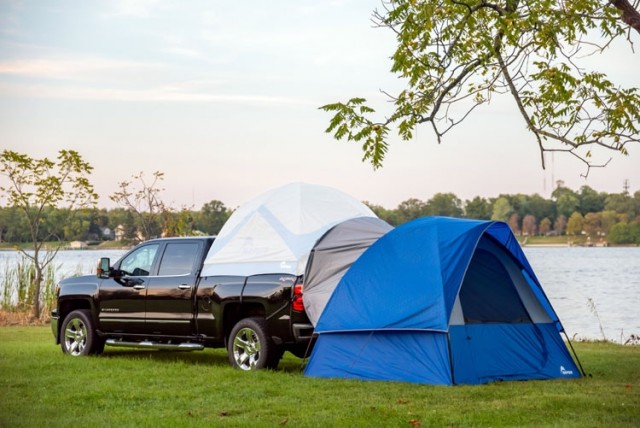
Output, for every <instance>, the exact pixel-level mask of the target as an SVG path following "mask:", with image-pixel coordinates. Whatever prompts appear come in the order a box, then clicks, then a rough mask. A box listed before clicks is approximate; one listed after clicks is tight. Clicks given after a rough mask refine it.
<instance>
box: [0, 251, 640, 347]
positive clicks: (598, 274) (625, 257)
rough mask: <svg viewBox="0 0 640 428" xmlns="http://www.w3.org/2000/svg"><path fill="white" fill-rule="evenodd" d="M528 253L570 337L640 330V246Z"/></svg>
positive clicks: (69, 258) (86, 257) (87, 265)
mask: <svg viewBox="0 0 640 428" xmlns="http://www.w3.org/2000/svg"><path fill="white" fill-rule="evenodd" d="M524 252H525V254H526V255H527V258H528V259H529V262H530V263H531V266H533V270H534V272H535V273H536V275H537V277H538V279H539V280H540V282H541V283H542V286H543V288H544V291H545V293H546V294H547V296H548V297H549V300H551V304H552V305H553V307H554V309H555V310H556V312H557V313H558V316H559V317H560V320H561V321H562V324H563V325H564V327H565V330H566V332H567V334H568V335H569V337H571V338H573V337H576V338H583V339H602V338H603V334H604V336H605V337H606V338H607V339H608V340H612V341H615V342H624V341H625V340H626V339H627V338H629V336H630V335H631V334H634V335H636V336H638V335H640V315H639V314H640V248H638V247H634V248H576V247H571V248H543V247H525V248H524ZM124 253H125V251H123V250H84V251H83V250H78V251H61V252H60V253H59V254H58V256H57V257H56V260H55V262H54V263H55V264H56V266H57V268H58V269H57V271H58V275H59V278H63V277H66V276H72V275H77V274H79V273H82V274H92V273H94V272H95V267H96V262H97V260H98V259H99V258H100V257H110V258H111V260H112V262H113V261H115V260H117V259H118V258H119V257H120V256H121V255H123V254H124ZM18 259H19V256H18V254H17V253H15V252H13V251H0V284H2V276H3V275H4V273H5V270H6V267H7V266H11V265H13V264H14V263H15V262H16V260H18ZM0 287H1V285H0ZM590 301H591V302H592V305H591V304H590ZM594 308H595V309H594ZM601 329H602V330H601Z"/></svg>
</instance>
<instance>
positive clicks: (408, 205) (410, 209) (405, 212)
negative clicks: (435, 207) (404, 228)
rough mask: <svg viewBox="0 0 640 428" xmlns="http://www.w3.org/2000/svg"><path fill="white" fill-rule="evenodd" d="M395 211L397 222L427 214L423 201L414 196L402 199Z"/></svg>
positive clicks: (400, 222)
mask: <svg viewBox="0 0 640 428" xmlns="http://www.w3.org/2000/svg"><path fill="white" fill-rule="evenodd" d="M396 211H397V212H398V222H399V223H398V224H402V223H406V222H408V221H411V220H413V219H416V218H418V217H423V216H425V215H427V211H426V206H425V203H424V202H422V201H421V200H420V199H416V198H411V199H407V200H406V201H402V202H401V203H400V205H398V208H397V209H396Z"/></svg>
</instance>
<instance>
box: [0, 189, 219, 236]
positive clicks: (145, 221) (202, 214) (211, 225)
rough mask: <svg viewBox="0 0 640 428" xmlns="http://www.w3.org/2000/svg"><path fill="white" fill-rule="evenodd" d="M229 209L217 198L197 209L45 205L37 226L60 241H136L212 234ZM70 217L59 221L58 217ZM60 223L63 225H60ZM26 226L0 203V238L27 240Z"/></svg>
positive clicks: (19, 215)
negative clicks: (39, 223) (51, 206)
mask: <svg viewBox="0 0 640 428" xmlns="http://www.w3.org/2000/svg"><path fill="white" fill-rule="evenodd" d="M230 214H231V210H229V209H228V208H226V207H225V206H224V204H223V203H222V202H220V201H216V200H213V201H210V202H207V203H206V204H204V205H203V206H202V208H201V209H200V210H190V209H186V208H183V209H182V210H180V211H173V210H164V211H159V212H153V213H148V212H147V213H136V212H134V211H132V210H130V209H126V208H114V209H109V210H107V209H79V210H74V211H73V212H72V213H71V212H69V210H66V209H58V208H47V209H46V213H45V216H43V218H44V222H43V224H41V226H40V227H41V229H42V230H43V231H46V232H47V236H51V237H53V238H55V239H57V240H61V241H94V242H97V241H106V240H114V239H116V238H117V239H120V240H124V241H129V242H137V241H142V240H145V239H150V238H155V237H160V236H187V235H197V234H202V235H215V234H217V233H218V232H219V231H220V229H221V228H222V225H223V224H224V223H225V222H226V221H227V218H228V217H229V215H230ZM63 218H64V219H69V218H71V220H70V221H61V219H63ZM60 225H64V226H63V227H60ZM30 241H31V236H30V233H29V227H28V225H27V224H26V221H25V218H24V215H23V214H22V212H21V211H20V210H19V209H17V208H13V207H0V242H11V243H21V242H30Z"/></svg>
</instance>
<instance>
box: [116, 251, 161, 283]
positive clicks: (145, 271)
mask: <svg viewBox="0 0 640 428" xmlns="http://www.w3.org/2000/svg"><path fill="white" fill-rule="evenodd" d="M159 247H160V245H159V244H154V245H145V246H144V247H141V248H139V249H137V250H136V251H134V252H133V253H131V254H129V255H128V256H127V257H125V258H124V260H122V263H120V270H121V271H122V273H123V274H125V275H130V276H148V275H149V272H150V271H151V266H152V265H153V259H154V258H155V256H156V252H157V251H158V248H159Z"/></svg>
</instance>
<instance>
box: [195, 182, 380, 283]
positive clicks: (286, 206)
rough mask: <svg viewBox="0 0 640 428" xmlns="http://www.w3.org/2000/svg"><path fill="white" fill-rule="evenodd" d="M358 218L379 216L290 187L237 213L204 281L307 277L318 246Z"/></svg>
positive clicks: (332, 195) (314, 189)
mask: <svg viewBox="0 0 640 428" xmlns="http://www.w3.org/2000/svg"><path fill="white" fill-rule="evenodd" d="M356 217H373V218H376V215H375V214H374V213H373V211H371V209H369V208H368V207H367V206H366V205H364V204H363V203H362V202H360V201H358V200H356V199H355V198H353V197H351V196H349V195H347V194H345V193H343V192H340V191H338V190H335V189H332V188H330V187H325V186H318V185H312V184H305V183H292V184H287V185H285V186H282V187H279V188H277V189H274V190H271V191H269V192H267V193H264V194H262V195H260V196H258V197H256V198H254V199H252V200H250V201H249V202H247V203H245V204H243V205H242V206H240V207H239V208H238V209H237V210H236V211H234V213H233V214H232V215H231V217H230V218H229V219H228V220H227V222H226V223H225V225H224V226H223V227H222V230H220V233H219V234H218V236H217V238H216V240H215V241H214V242H213V244H212V245H211V249H210V250H209V253H208V254H207V258H206V259H205V262H204V266H203V269H202V274H201V275H202V276H213V275H241V276H249V275H258V274H262V273H282V274H292V275H302V274H303V273H304V271H305V268H306V264H307V260H308V258H309V253H310V251H311V249H312V248H313V246H314V245H315V243H316V241H317V240H318V239H319V238H320V237H321V236H322V235H323V234H324V233H325V232H326V231H327V230H329V229H330V228H331V227H333V226H335V225H336V224H338V223H340V222H343V221H345V220H348V219H351V218H356Z"/></svg>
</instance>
